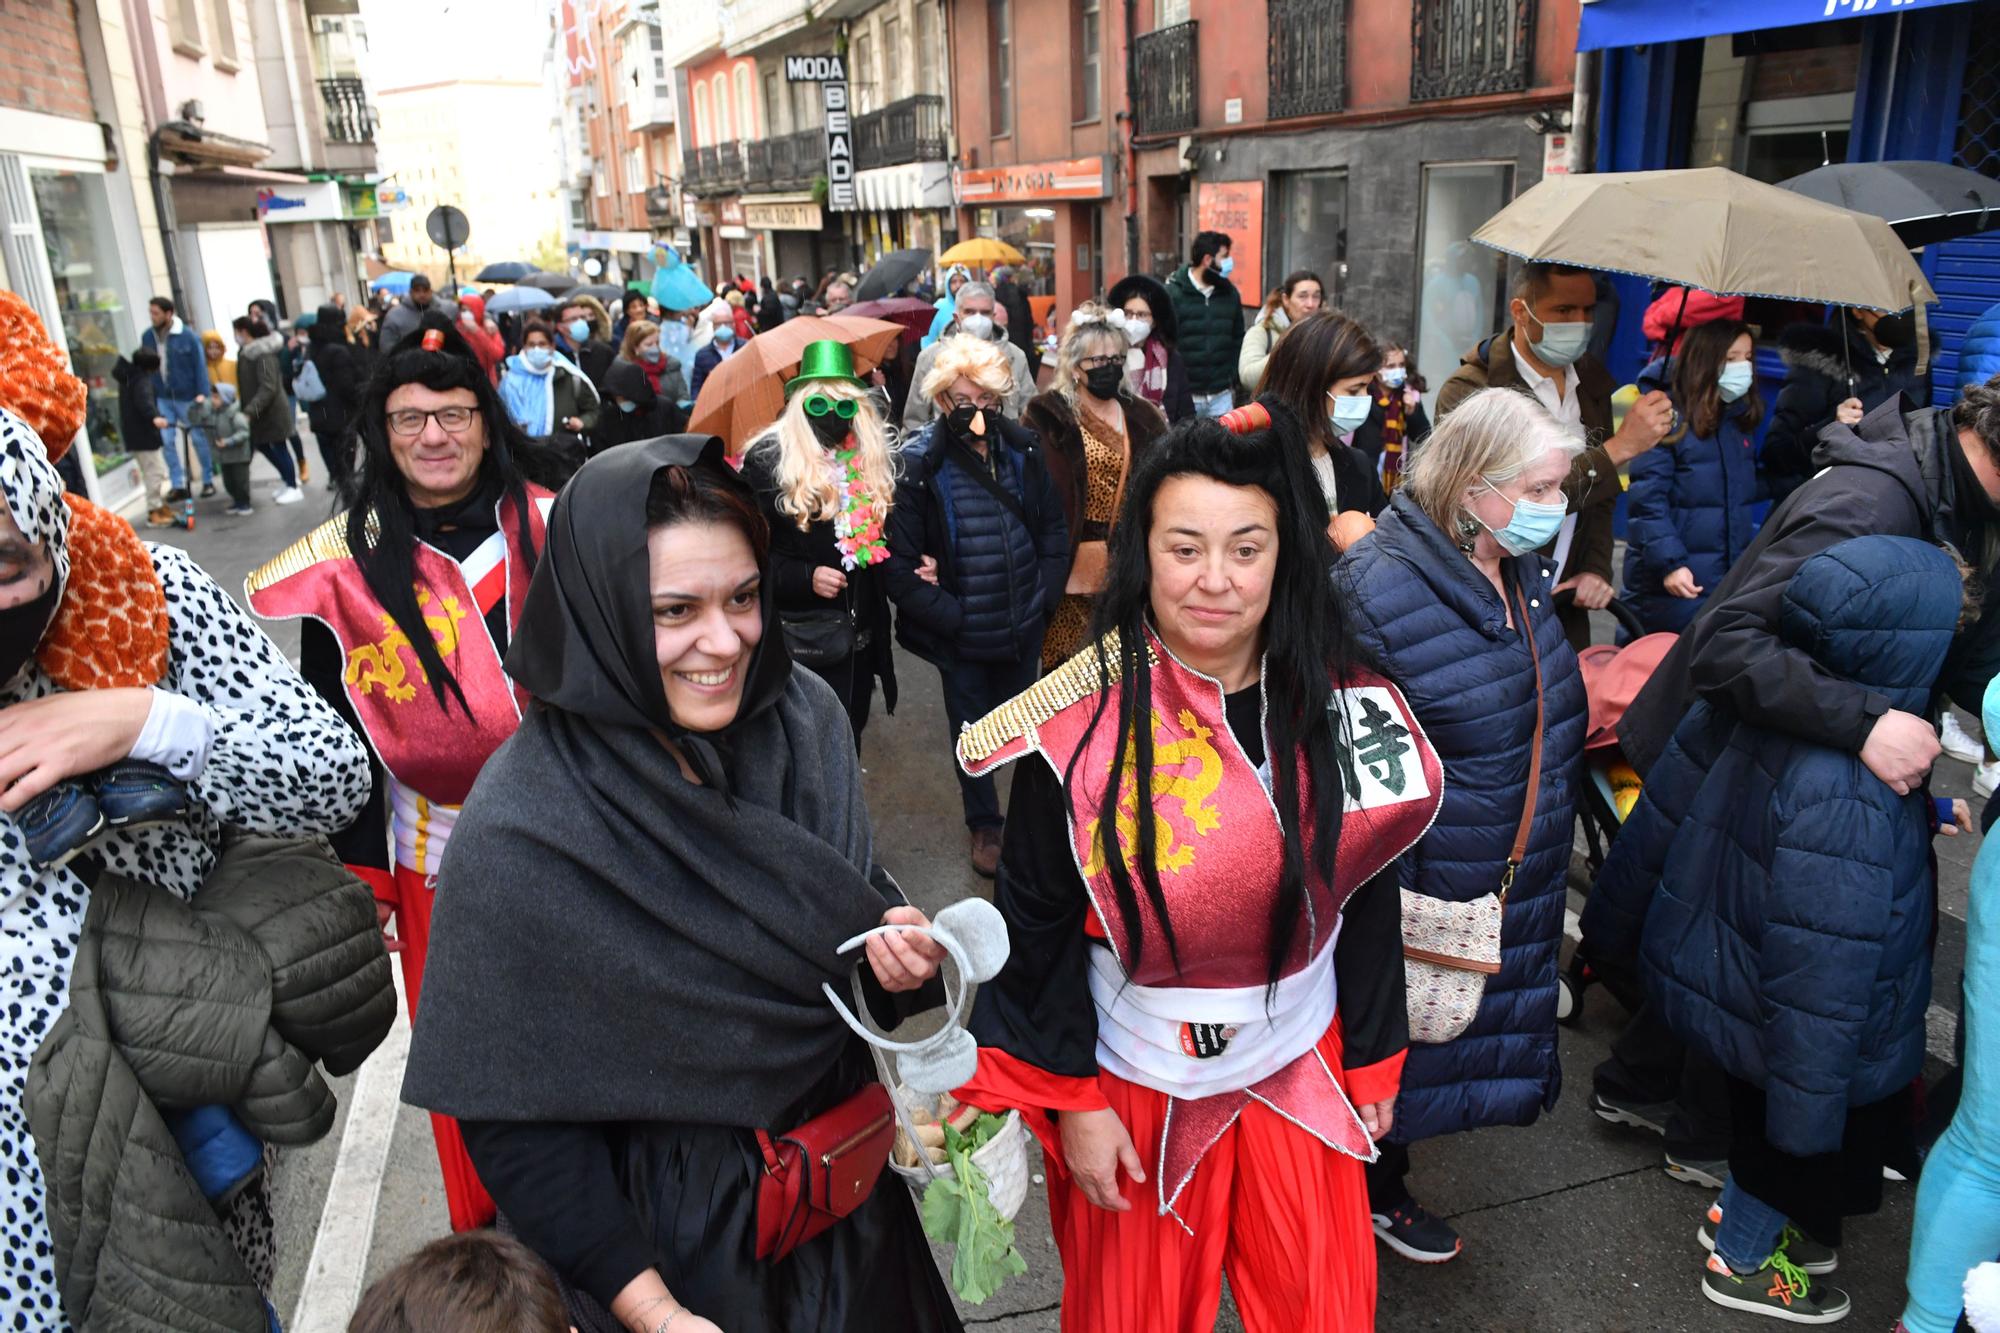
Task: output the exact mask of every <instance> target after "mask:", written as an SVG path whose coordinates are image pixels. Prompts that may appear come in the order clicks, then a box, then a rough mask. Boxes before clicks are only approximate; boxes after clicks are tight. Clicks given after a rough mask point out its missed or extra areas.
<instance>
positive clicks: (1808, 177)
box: [1778, 162, 2000, 247]
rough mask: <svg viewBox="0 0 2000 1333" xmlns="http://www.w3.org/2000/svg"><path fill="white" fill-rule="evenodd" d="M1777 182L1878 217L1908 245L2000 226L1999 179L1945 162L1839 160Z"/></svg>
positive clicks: (1827, 202)
mask: <svg viewBox="0 0 2000 1333" xmlns="http://www.w3.org/2000/svg"><path fill="white" fill-rule="evenodd" d="M1778 184H1780V185H1782V186H1783V187H1784V188H1786V189H1787V190H1793V191H1796V192H1798V193H1799V194H1802V195H1805V196H1806V197H1807V198H1810V199H1817V200H1819V201H1820V202H1821V203H1826V204H1833V205H1836V206H1837V207H1840V208H1849V209H1852V210H1854V211H1855V212H1856V213H1869V214H1872V215H1874V216H1875V217H1878V218H1881V219H1883V220H1884V221H1886V222H1887V223H1888V224H1889V226H1890V227H1891V228H1892V229H1894V231H1895V233H1896V237H1897V239H1898V240H1900V241H1902V242H1903V244H1905V245H1908V246H1911V247H1915V246H1919V245H1936V244H1937V243H1938V242H1939V241H1949V240H1952V239H1954V238H1956V237H1959V236H1971V235H1974V234H1976V233H1978V232H1982V231H1986V230H1988V229H1989V228H1993V227H2000V181H1996V180H1993V179H1992V178H1991V177H1988V176H1982V175H1980V174H1979V173H1978V172H1976V171H1967V170H1966V169H1965V168H1964V167H1954V166H1952V165H1951V164H1950V163H1948V162H1839V163H1834V164H1833V165H1830V166H1824V167H1815V168H1814V169H1813V170H1811V171H1808V172H1806V173H1805V174H1804V175H1803V176H1794V177H1792V178H1791V179H1790V180H1786V181H1779V182H1778Z"/></svg>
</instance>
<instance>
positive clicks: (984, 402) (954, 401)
mask: <svg viewBox="0 0 2000 1333" xmlns="http://www.w3.org/2000/svg"><path fill="white" fill-rule="evenodd" d="M948 401H949V402H950V403H951V406H952V409H953V410H954V411H956V410H957V409H959V408H961V407H976V408H978V409H979V410H980V411H982V412H992V411H996V410H997V409H998V408H999V406H1000V395H998V394H993V393H986V394H981V395H980V396H979V397H977V398H966V397H963V396H961V395H959V394H953V395H952V396H951V398H950V399H949V400H948Z"/></svg>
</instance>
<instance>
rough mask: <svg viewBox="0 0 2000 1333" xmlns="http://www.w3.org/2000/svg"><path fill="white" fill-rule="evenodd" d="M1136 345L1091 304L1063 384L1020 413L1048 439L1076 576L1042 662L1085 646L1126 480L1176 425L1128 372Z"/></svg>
mask: <svg viewBox="0 0 2000 1333" xmlns="http://www.w3.org/2000/svg"><path fill="white" fill-rule="evenodd" d="M1131 346H1132V344H1131V341H1130V339H1128V338H1127V337H1126V335H1125V325H1124V317H1123V316H1122V315H1117V314H1115V313H1114V312H1113V311H1110V310H1107V309H1105V308H1104V307H1103V306H1101V305H1099V304H1097V303H1096V302H1095V301H1086V302H1084V303H1083V304H1082V305H1081V306H1079V307H1077V309H1076V311H1075V313H1073V314H1072V315H1071V316H1070V317H1069V326H1068V327H1067V328H1066V329H1064V330H1063V337H1062V343H1061V344H1060V345H1059V346H1058V347H1057V348H1056V373H1055V384H1054V385H1053V387H1051V388H1050V389H1049V391H1048V392H1047V393H1043V394H1039V395H1037V396H1036V397H1035V398H1034V400H1033V401H1031V402H1030V403H1029V404H1028V410H1027V411H1026V412H1024V413H1022V414H1021V423H1022V424H1023V425H1025V426H1026V427H1027V428H1028V429H1029V430H1032V431H1034V432H1035V434H1037V435H1039V436H1041V438H1042V448H1043V451H1044V454H1043V457H1044V459H1045V461H1046V462H1047V464H1048V469H1049V480H1050V481H1052V482H1054V483H1055V488H1056V495H1057V497H1058V498H1059V499H1061V501H1062V506H1063V518H1064V519H1065V521H1067V523H1068V524H1069V553H1070V563H1069V582H1068V583H1067V584H1066V585H1064V588H1063V599H1062V601H1061V602H1059V603H1057V605H1056V609H1055V613H1054V614H1053V615H1052V616H1050V617H1049V628H1048V634H1047V636H1046V637H1045V638H1044V639H1043V640H1042V668H1043V670H1047V669H1049V668H1050V667H1053V666H1056V665H1058V664H1060V663H1061V662H1063V661H1064V660H1066V659H1067V658H1068V657H1069V656H1070V655H1071V654H1073V653H1074V652H1076V650H1077V649H1078V648H1081V647H1082V646H1083V639H1084V631H1085V630H1086V629H1087V628H1088V627H1089V625H1090V606H1091V599H1092V598H1093V597H1094V596H1095V595H1096V593H1097V590H1098V588H1099V587H1100V586H1102V584H1103V582H1104V556H1105V551H1106V549H1107V542H1108V541H1109V539H1110V536H1111V524H1112V521H1113V520H1114V519H1115V518H1116V517H1117V516H1118V502H1119V498H1120V497H1121V496H1122V495H1123V494H1124V493H1125V478H1126V476H1127V475H1129V474H1130V472H1131V470H1132V465H1133V464H1134V463H1135V462H1137V461H1138V459H1139V456H1140V455H1141V454H1143V453H1144V452H1145V451H1146V449H1147V448H1148V447H1149V446H1150V445H1151V444H1152V443H1153V441H1154V440H1156V439H1158V438H1159V437H1160V436H1161V435H1162V434H1163V433H1165V431H1166V429H1167V419H1166V418H1165V417H1163V416H1161V415H1160V410H1159V409H1158V408H1156V407H1154V406H1153V405H1152V404H1151V403H1149V402H1147V401H1146V400H1145V399H1144V398H1142V397H1140V396H1139V395H1138V394H1137V393H1136V392H1134V391H1133V389H1132V386H1131V384H1130V382H1129V381H1128V380H1127V379H1126V376H1125V354H1126V353H1127V352H1128V351H1130V350H1131Z"/></svg>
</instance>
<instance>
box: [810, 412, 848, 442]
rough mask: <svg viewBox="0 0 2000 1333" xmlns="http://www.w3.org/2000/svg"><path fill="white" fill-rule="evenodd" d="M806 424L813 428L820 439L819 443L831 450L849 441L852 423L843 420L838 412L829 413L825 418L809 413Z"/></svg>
mask: <svg viewBox="0 0 2000 1333" xmlns="http://www.w3.org/2000/svg"><path fill="white" fill-rule="evenodd" d="M806 424H807V425H809V426H811V427H812V432H813V434H814V435H815V436H816V437H818V439H819V442H820V443H821V444H823V445H825V446H826V447H827V448H829V449H832V448H835V447H837V446H838V445H840V444H841V443H842V442H843V441H845V440H846V439H847V432H848V430H849V429H850V423H848V422H846V421H843V420H841V417H840V414H839V413H838V412H828V413H827V414H826V415H825V416H823V417H816V416H814V415H813V414H812V413H810V412H808V413H806Z"/></svg>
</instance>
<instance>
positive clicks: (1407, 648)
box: [1335, 492, 1586, 1143]
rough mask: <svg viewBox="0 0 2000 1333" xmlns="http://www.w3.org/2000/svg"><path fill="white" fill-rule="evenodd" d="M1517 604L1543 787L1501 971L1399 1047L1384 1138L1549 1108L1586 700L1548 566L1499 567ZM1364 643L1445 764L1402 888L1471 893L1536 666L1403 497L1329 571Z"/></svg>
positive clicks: (1518, 755) (1479, 888)
mask: <svg viewBox="0 0 2000 1333" xmlns="http://www.w3.org/2000/svg"><path fill="white" fill-rule="evenodd" d="M1505 568H1506V569H1507V572H1508V577H1509V578H1510V579H1512V580H1513V581H1514V584H1515V586H1517V587H1518V588H1520V589H1521V590H1522V592H1523V595H1524V596H1525V598H1526V599H1527V601H1528V603H1529V609H1528V618H1529V622H1530V624H1531V625H1532V626H1533V628H1534V631H1535V643H1536V644H1537V646H1538V648H1539V651H1540V655H1541V662H1542V682H1543V711H1544V715H1545V720H1544V725H1543V738H1542V784H1541V792H1540V795H1539V796H1538V798H1537V801H1536V805H1535V820H1534V825H1533V827H1532V829H1531V831H1530V835H1529V841H1528V854H1527V857H1526V859H1525V860H1524V861H1523V862H1522V864H1521V868H1520V871H1519V873H1518V874H1517V875H1516V876H1515V878H1514V888H1513V891H1512V892H1511V893H1509V894H1508V897H1507V906H1506V913H1505V916H1504V917H1503V919H1502V924H1501V934H1500V947H1501V968H1500V972H1499V974H1498V975H1497V976H1493V977H1489V978H1487V981H1486V993H1485V996H1484V997H1483V998H1482V999H1481V1001H1480V1005H1479V1013H1478V1015H1477V1016H1476V1017H1475V1018H1474V1019H1473V1021H1472V1026H1471V1027H1470V1028H1468V1029H1467V1030H1466V1031H1465V1033H1464V1034H1463V1035H1461V1036H1459V1037H1458V1038H1456V1039H1455V1040H1453V1041H1449V1042H1446V1043H1443V1044H1442V1045H1419V1044H1416V1043H1412V1044H1411V1046H1410V1055H1409V1060H1408V1062H1407V1063H1406V1064H1405V1065H1404V1067H1403V1087H1402V1095H1401V1097H1400V1098H1399V1099H1398V1101H1397V1103H1396V1123H1395V1128H1394V1129H1393V1130H1392V1131H1391V1134H1390V1137H1391V1138H1393V1139H1395V1140H1396V1141H1398V1142H1403V1143H1409V1142H1413V1141H1415V1140H1418V1139H1426V1138H1430V1137H1432V1136H1434V1135H1438V1134H1447V1133H1451V1132H1452V1131H1455V1130H1463V1129H1476V1128H1478V1127H1479V1126H1481V1125H1525V1124H1528V1123H1530V1122H1531V1121H1533V1120H1534V1119H1535V1117H1536V1116H1537V1115H1539V1114H1540V1113H1541V1112H1542V1111H1543V1109H1545V1108H1546V1107H1549V1106H1552V1105H1554V1104H1555V1099H1556V1094H1557V1092H1558V1091H1559V1090H1560V1088H1561V1085H1562V1073H1561V1068H1560V1066H1559V1065H1558V1063H1557V1059H1556V950H1557V946H1558V945H1559V944H1560V943H1561V939H1562V927H1563V904H1564V896H1565V895H1564V880H1565V876H1566V875H1567V873H1568V870H1569V857H1570V843H1571V840H1572V837H1573V820H1574V812H1573V806H1572V802H1573V801H1574V800H1575V783H1576V781H1577V772H1578V761H1579V759H1580V757H1581V756H1582V753H1583V732H1584V722H1585V712H1586V710H1585V704H1584V697H1583V679H1582V677H1581V676H1580V675H1578V673H1577V665H1576V654H1575V653H1573V652H1571V651H1570V647H1569V643H1568V641H1567V640H1566V639H1565V638H1564V636H1563V628H1562V624H1561V622H1560V621H1558V620H1557V619H1556V614H1555V605H1554V603H1553V602H1552V601H1551V600H1550V597H1549V590H1550V589H1551V588H1553V587H1554V586H1555V571H1554V567H1553V566H1552V565H1551V564H1550V563H1549V562H1548V561H1546V560H1544V559H1542V558H1541V557H1540V556H1538V555H1534V554H1530V555H1527V556H1523V557H1520V558H1518V559H1512V560H1509V561H1507V562H1506V565H1505ZM1335 579H1336V584H1337V586H1338V588H1339V589H1340V592H1341V595H1342V596H1344V597H1345V598H1347V600H1348V603H1349V605H1350V606H1351V607H1352V608H1353V610H1354V613H1355V621H1356V629H1357V633H1358V635H1359V637H1360V639H1361V642H1362V645H1363V646H1364V647H1365V648H1366V649H1367V650H1368V651H1370V652H1371V653H1373V654H1374V655H1375V657H1376V659H1377V660H1378V661H1380V662H1381V664H1382V665H1383V666H1384V668H1386V669H1387V671H1388V673H1389V675H1390V677H1391V678H1393V679H1394V680H1395V681H1396V683H1397V684H1398V685H1400V686H1401V687H1402V690H1403V693H1404V695H1405V697H1407V698H1408V699H1409V701H1410V707H1411V708H1412V709H1414V710H1415V712H1416V715H1417V720H1418V721H1419V722H1421V723H1422V724H1423V727H1424V732H1425V734H1426V735H1428V736H1429V737H1430V739H1431V743H1432V744H1433V745H1435V746H1436V747H1437V750H1438V754H1439V757H1440V758H1442V759H1443V761H1444V803H1443V805H1442V807H1441V808H1440V809H1439V811H1438V817H1437V822H1435V823H1434V824H1432V825H1431V829H1430V832H1428V833H1426V834H1425V835H1424V837H1423V840H1422V841H1421V842H1419V843H1418V844H1417V845H1416V846H1415V847H1414V848H1412V849H1411V850H1410V851H1408V852H1406V853H1405V854H1404V856H1403V859H1402V862H1401V866H1400V874H1401V878H1402V883H1403V886H1404V887H1405V888H1408V889H1413V890H1415V891H1416V892H1419V893H1425V894H1429V895H1431V896H1432V897H1437V898H1446V899H1450V900H1452V901H1455V902H1470V901H1471V900H1473V899H1475V898H1477V897H1479V896H1480V895H1482V894H1486V893H1492V892H1494V891H1495V890H1497V889H1498V888H1499V887H1500V876H1501V872H1502V870H1503V869H1504V868H1505V865H1506V862H1507V854H1508V852H1509V851H1510V850H1512V847H1513V843H1514V833H1515V830H1516V829H1518V828H1519V827H1520V823H1521V808H1522V805H1523V804H1524V802H1525V800H1526V796H1527V791H1526V788H1527V779H1528V761H1529V749H1530V742H1531V739H1532V737H1533V736H1534V729H1535V676H1534V668H1533V664H1532V663H1531V661H1530V660H1529V657H1528V648H1527V644H1526V643H1525V642H1524V641H1523V639H1522V638H1521V636H1520V634H1519V633H1518V632H1517V631H1516V630H1514V629H1510V628H1509V627H1508V625H1507V619H1506V615H1505V613H1504V612H1503V610H1502V607H1501V604H1500V594H1499V593H1498V592H1496V591H1495V590H1494V587H1493V585H1492V584H1491V583H1489V582H1488V581H1487V579H1486V576H1485V575H1484V574H1481V573H1480V572H1479V570H1478V569H1477V568H1475V567H1474V566H1473V564H1472V562H1471V561H1470V560H1468V559H1467V558H1466V557H1465V555H1464V554H1463V553H1461V552H1460V551H1459V550H1458V548H1457V546H1456V545H1454V544H1453V543H1452V541H1451V540H1450V539H1449V538H1447V537H1446V536H1445V534H1444V533H1443V532H1441V531H1439V530H1438V527H1437V525H1436V524H1434V523H1432V522H1431V520H1430V519H1429V518H1428V517H1427V516H1425V514H1424V512H1423V511H1422V510H1421V509H1419V508H1417V506H1416V505H1415V503H1413V502H1412V501H1411V500H1410V498H1409V496H1408V495H1406V494H1404V493H1401V492H1398V493H1397V494H1396V495H1395V496H1394V497H1392V498H1391V499H1390V501H1389V507H1388V508H1387V509H1386V510H1384V511H1383V513H1382V516H1381V518H1380V520H1379V524H1378V526H1377V527H1376V529H1375V531H1374V532H1373V533H1372V534H1370V535H1369V536H1368V537H1366V538H1364V539H1363V540H1362V541H1360V542H1359V543H1357V544H1356V545H1355V546H1354V547H1353V548H1352V549H1351V550H1350V551H1349V552H1348V553H1347V556H1346V557H1345V558H1344V559H1343V560H1342V561H1341V563H1340V565H1339V566H1338V567H1337V568H1336V570H1335Z"/></svg>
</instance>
